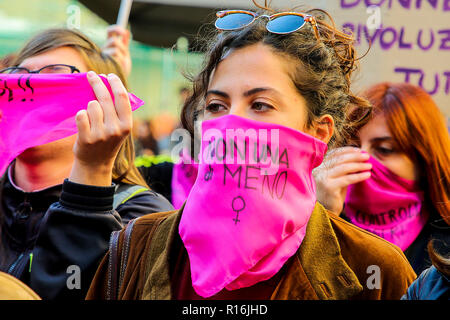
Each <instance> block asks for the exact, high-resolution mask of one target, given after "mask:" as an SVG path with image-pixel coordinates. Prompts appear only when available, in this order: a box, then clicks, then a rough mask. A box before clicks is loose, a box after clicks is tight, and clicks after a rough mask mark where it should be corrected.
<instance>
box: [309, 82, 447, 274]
mask: <svg viewBox="0 0 450 320" xmlns="http://www.w3.org/2000/svg"><path fill="white" fill-rule="evenodd" d="M365 96H366V97H367V99H368V100H369V101H370V102H371V104H372V105H373V107H374V112H373V113H372V115H371V116H370V121H369V122H368V123H367V124H366V125H365V126H363V127H361V128H359V129H358V130H356V131H355V132H354V134H353V138H352V139H350V140H351V141H350V142H349V143H348V144H349V146H347V147H343V148H338V149H336V150H333V151H331V152H329V153H328V154H327V156H326V157H325V160H324V162H323V163H322V165H321V166H319V167H318V168H316V169H315V170H314V174H315V179H316V182H317V195H318V200H319V202H320V203H322V204H323V205H324V206H325V207H326V208H327V209H328V210H330V211H331V212H333V213H335V214H336V215H339V216H340V217H342V218H344V219H346V220H348V221H350V222H352V223H354V224H356V225H357V226H359V227H360V228H363V229H365V230H367V231H369V232H372V233H375V234H377V235H378V236H380V237H382V238H384V239H386V240H388V241H390V242H392V243H394V244H396V245H397V246H399V247H400V248H401V249H402V250H403V251H404V253H405V255H406V257H407V258H408V260H409V262H410V263H411V265H412V266H413V268H414V270H415V272H416V273H417V274H420V273H421V272H422V271H423V270H424V269H426V268H428V267H429V266H430V265H431V262H430V260H429V256H428V253H427V245H428V242H429V241H430V240H431V239H435V240H438V241H442V242H443V243H444V244H447V245H449V244H450V229H449V225H450V202H449V197H450V194H449V192H450V170H449V168H450V138H449V134H448V131H447V128H446V124H445V119H444V116H443V115H442V113H441V112H440V110H439V108H438V106H437V105H436V104H435V103H434V101H433V99H432V98H431V97H430V95H429V94H427V93H426V92H425V91H424V90H423V89H421V88H420V87H418V86H414V85H411V84H407V83H397V84H394V83H380V84H377V85H374V86H373V87H371V88H369V89H368V90H367V92H366V94H365Z"/></svg>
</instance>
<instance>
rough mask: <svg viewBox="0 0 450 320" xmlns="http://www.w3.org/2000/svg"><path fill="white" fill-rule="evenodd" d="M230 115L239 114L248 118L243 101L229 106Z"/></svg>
mask: <svg viewBox="0 0 450 320" xmlns="http://www.w3.org/2000/svg"><path fill="white" fill-rule="evenodd" d="M228 114H230V115H235V116H240V117H243V118H248V115H247V108H246V105H244V103H235V104H233V105H232V106H231V108H230V111H229V113H228Z"/></svg>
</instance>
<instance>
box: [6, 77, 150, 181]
mask: <svg viewBox="0 0 450 320" xmlns="http://www.w3.org/2000/svg"><path fill="white" fill-rule="evenodd" d="M102 80H103V82H104V83H105V85H106V86H107V88H108V89H109V90H110V92H111V89H110V86H109V83H108V81H107V80H106V79H105V78H103V77H102ZM129 97H130V102H131V107H132V109H133V110H136V109H137V108H138V107H140V106H141V105H143V104H144V102H143V101H142V100H140V99H139V98H137V97H136V96H134V95H132V94H129ZM96 99H97V98H96V97H95V94H94V91H93V90H92V88H91V86H90V85H89V82H88V80H87V78H86V73H78V74H51V75H50V74H48V75H47V74H25V75H24V74H14V75H13V74H8V75H6V74H2V75H0V174H2V173H3V172H4V170H5V168H6V167H7V166H8V164H9V163H10V162H11V161H12V160H13V159H14V158H16V157H17V156H18V155H19V154H20V153H22V152H23V151H24V150H26V149H28V148H32V147H35V146H39V145H43V144H46V143H49V142H52V141H55V140H59V139H62V138H66V137H68V136H71V135H73V134H75V133H77V126H76V122H75V115H76V114H77V112H78V111H80V110H82V109H86V108H87V105H88V102H89V101H92V100H96Z"/></svg>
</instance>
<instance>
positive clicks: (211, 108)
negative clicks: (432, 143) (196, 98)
mask: <svg viewBox="0 0 450 320" xmlns="http://www.w3.org/2000/svg"><path fill="white" fill-rule="evenodd" d="M205 109H206V111H208V112H211V113H217V112H221V111H223V110H225V106H223V105H221V104H218V103H210V104H208V105H207V106H206V108H205Z"/></svg>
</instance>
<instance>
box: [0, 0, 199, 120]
mask: <svg viewBox="0 0 450 320" xmlns="http://www.w3.org/2000/svg"><path fill="white" fill-rule="evenodd" d="M77 12H79V15H78V14H77ZM74 26H75V27H79V29H80V30H81V31H82V32H84V33H85V34H86V35H88V36H89V37H90V38H91V39H93V40H94V41H95V42H96V43H97V44H98V45H100V46H101V45H103V44H104V43H105V41H106V28H107V27H108V24H107V23H106V22H105V21H104V20H102V19H101V18H99V17H98V16H97V15H95V14H94V13H92V12H91V11H90V10H89V9H87V8H86V7H84V6H83V5H82V4H80V3H79V2H77V1H74V0H14V1H10V0H0V57H1V56H4V55H6V54H9V53H13V52H16V51H18V50H19V49H20V48H21V47H22V45H23V44H24V43H25V41H26V40H28V39H29V38H30V37H31V36H33V35H34V34H36V33H38V32H40V31H42V30H45V29H47V28H53V27H74ZM183 40H184V39H181V40H179V41H181V42H179V43H180V44H182V43H183ZM178 47H179V48H180V50H176V49H164V48H158V47H152V46H148V45H145V44H142V43H139V42H136V41H132V42H131V44H130V52H131V57H132V60H133V69H132V72H131V75H130V78H129V84H130V91H131V92H133V93H135V94H136V95H137V96H138V97H140V98H141V99H143V100H144V101H145V105H144V106H143V107H141V108H140V109H138V110H137V111H136V112H135V113H134V114H135V117H138V118H147V117H152V116H154V115H156V114H159V113H162V112H169V113H171V114H173V115H175V116H178V114H179V111H180V107H181V105H180V103H181V101H180V98H179V93H178V92H179V90H180V88H181V87H184V86H189V82H188V81H187V80H186V78H185V77H184V75H183V73H192V72H195V71H196V70H198V69H199V67H200V65H201V61H202V56H201V55H200V54H195V53H187V52H186V51H185V50H182V48H183V46H178Z"/></svg>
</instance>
